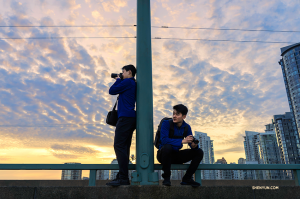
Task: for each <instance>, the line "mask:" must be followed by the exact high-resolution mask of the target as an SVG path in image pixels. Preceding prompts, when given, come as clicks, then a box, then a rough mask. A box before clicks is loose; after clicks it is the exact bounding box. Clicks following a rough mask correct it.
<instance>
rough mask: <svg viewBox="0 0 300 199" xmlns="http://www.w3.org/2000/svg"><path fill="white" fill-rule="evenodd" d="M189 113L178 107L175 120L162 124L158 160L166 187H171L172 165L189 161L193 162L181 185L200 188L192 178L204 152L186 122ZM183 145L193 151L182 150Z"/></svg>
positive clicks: (175, 107)
mask: <svg viewBox="0 0 300 199" xmlns="http://www.w3.org/2000/svg"><path fill="white" fill-rule="evenodd" d="M187 112H188V109H187V107H186V106H184V105H182V104H179V105H176V106H174V107H173V118H172V119H171V120H164V121H163V122H162V124H161V129H160V145H159V150H158V151H157V160H158V161H159V162H160V163H161V164H162V170H163V171H164V173H163V174H162V177H163V178H164V181H163V185H165V186H171V181H170V176H171V164H183V163H185V162H188V161H192V162H191V164H190V166H189V168H188V170H187V171H186V174H185V175H184V176H183V178H182V182H181V183H180V184H181V185H191V186H194V187H197V186H200V184H199V183H198V182H195V181H194V180H193V178H192V176H193V174H194V173H195V171H196V170H197V168H198V166H199V164H200V162H201V160H202V158H203V151H202V149H200V148H199V147H198V144H195V143H194V142H193V134H192V130H191V127H190V125H189V124H187V123H186V122H185V121H184V119H185V118H186V115H187ZM183 144H188V145H189V146H190V147H191V149H185V150H180V149H181V148H182V146H183Z"/></svg>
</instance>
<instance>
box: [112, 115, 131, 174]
mask: <svg viewBox="0 0 300 199" xmlns="http://www.w3.org/2000/svg"><path fill="white" fill-rule="evenodd" d="M135 128H136V118H134V117H120V118H119V119H118V122H117V125H116V130H115V140H114V149H115V153H116V156H117V160H118V164H119V174H118V177H119V178H121V179H128V164H129V155H130V146H131V139H132V134H133V131H134V130H135Z"/></svg>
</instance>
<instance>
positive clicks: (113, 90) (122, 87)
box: [109, 78, 131, 95]
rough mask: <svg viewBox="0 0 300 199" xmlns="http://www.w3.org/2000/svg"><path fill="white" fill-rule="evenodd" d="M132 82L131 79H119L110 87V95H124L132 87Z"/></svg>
mask: <svg viewBox="0 0 300 199" xmlns="http://www.w3.org/2000/svg"><path fill="white" fill-rule="evenodd" d="M130 81H131V80H129V79H124V80H123V81H122V80H121V79H120V78H118V79H117V80H116V82H115V83H114V84H113V85H112V86H111V87H110V89H109V94H110V95H117V94H120V93H123V92H124V91H126V90H128V89H129V88H130V87H129V86H130V85H129V84H130Z"/></svg>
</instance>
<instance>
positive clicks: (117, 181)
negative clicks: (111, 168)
mask: <svg viewBox="0 0 300 199" xmlns="http://www.w3.org/2000/svg"><path fill="white" fill-rule="evenodd" d="M106 185H108V186H113V187H118V186H120V185H130V182H129V179H119V178H117V179H114V180H113V181H111V182H108V183H106Z"/></svg>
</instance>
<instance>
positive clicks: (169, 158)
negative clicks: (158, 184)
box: [157, 144, 203, 179]
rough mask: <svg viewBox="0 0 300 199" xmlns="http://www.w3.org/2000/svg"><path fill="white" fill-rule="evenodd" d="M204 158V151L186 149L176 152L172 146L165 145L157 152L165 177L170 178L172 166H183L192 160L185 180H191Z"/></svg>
mask: <svg viewBox="0 0 300 199" xmlns="http://www.w3.org/2000/svg"><path fill="white" fill-rule="evenodd" d="M202 158H203V151H202V149H200V148H199V149H197V150H195V149H185V150H181V151H174V150H173V149H172V146H171V145H170V144H166V145H164V146H163V147H162V148H161V149H160V150H159V151H157V160H158V161H159V162H160V163H161V164H162V170H163V171H164V174H163V177H164V178H169V177H170V176H171V164H183V163H185V162H188V161H190V160H192V162H191V164H190V166H189V168H188V170H187V171H186V174H185V175H184V177H183V178H184V179H190V178H191V177H192V176H193V174H194V173H195V171H196V170H197V168H198V166H199V164H200V162H201V160H202Z"/></svg>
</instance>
